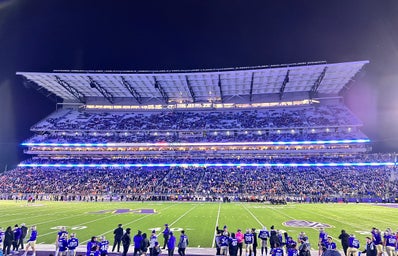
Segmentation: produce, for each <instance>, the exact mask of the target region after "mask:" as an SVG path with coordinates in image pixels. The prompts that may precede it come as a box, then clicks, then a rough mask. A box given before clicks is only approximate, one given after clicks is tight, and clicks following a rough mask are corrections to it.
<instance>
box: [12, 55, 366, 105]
mask: <svg viewBox="0 0 398 256" xmlns="http://www.w3.org/2000/svg"><path fill="white" fill-rule="evenodd" d="M368 62H369V61H356V62H344V63H334V64H328V63H325V62H317V63H299V64H289V65H274V66H260V67H244V68H229V69H217V70H216V69H212V70H208V69H206V70H176V71H54V72H52V73H40V72H17V75H22V76H23V77H25V78H26V79H27V80H28V81H31V82H34V83H35V84H36V85H37V86H38V87H39V88H40V89H42V88H45V89H46V90H47V91H49V92H50V93H52V94H55V95H57V96H58V97H61V98H62V99H63V100H64V101H65V102H81V103H87V102H88V101H91V100H101V99H102V100H107V101H109V103H111V104H113V103H115V102H117V101H118V100H120V99H128V100H129V101H130V103H131V102H135V103H136V104H148V103H149V102H153V100H156V101H158V102H159V101H160V102H163V103H165V104H166V103H173V102H174V103H175V102H178V103H183V102H185V103H188V102H209V101H211V102H226V101H229V102H230V101H231V99H232V101H233V99H234V98H240V99H244V100H245V101H247V102H252V101H255V100H256V99H259V98H262V96H264V95H271V94H273V95H277V96H278V98H279V99H280V100H282V98H283V97H285V95H287V94H292V93H304V95H307V97H308V98H313V97H316V96H318V95H338V93H339V92H340V91H341V90H342V89H343V87H344V86H345V85H347V83H348V82H349V81H350V80H351V79H352V78H353V77H354V76H355V74H356V73H358V72H359V71H360V70H361V68H362V67H363V66H364V65H365V64H367V63H368ZM260 96H261V97H260Z"/></svg>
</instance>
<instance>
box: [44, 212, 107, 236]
mask: <svg viewBox="0 0 398 256" xmlns="http://www.w3.org/2000/svg"><path fill="white" fill-rule="evenodd" d="M110 217H113V216H112V215H109V216H105V217H103V218H99V219H95V220H90V221H87V222H82V223H79V224H75V225H76V226H81V225H84V224H88V223H93V222H97V221H99V220H103V219H108V218H110ZM70 218H74V216H71V217H70ZM59 226H63V225H59ZM54 233H58V230H55V231H52V232H48V233H45V234H42V235H40V236H48V235H50V234H54Z"/></svg>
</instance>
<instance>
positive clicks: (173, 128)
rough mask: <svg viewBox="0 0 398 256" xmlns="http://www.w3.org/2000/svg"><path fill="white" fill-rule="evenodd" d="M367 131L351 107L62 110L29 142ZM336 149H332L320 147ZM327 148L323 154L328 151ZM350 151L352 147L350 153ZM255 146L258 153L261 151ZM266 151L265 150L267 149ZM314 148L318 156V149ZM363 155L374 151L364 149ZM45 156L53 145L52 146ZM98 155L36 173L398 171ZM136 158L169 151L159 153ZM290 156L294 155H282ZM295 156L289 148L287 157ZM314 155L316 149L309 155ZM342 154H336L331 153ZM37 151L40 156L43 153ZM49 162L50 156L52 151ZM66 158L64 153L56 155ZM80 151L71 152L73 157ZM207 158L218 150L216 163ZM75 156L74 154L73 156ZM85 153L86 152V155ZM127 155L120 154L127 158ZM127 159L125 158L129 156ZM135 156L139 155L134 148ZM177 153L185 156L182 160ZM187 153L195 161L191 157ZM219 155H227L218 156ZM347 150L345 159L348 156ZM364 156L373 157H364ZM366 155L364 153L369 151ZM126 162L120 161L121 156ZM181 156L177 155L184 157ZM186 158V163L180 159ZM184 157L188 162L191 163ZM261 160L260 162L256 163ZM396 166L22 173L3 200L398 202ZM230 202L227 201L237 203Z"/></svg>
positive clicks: (268, 159)
mask: <svg viewBox="0 0 398 256" xmlns="http://www.w3.org/2000/svg"><path fill="white" fill-rule="evenodd" d="M361 125H362V124H361V122H360V121H359V120H358V119H357V118H356V117H355V116H354V115H353V114H352V113H351V112H350V111H349V110H348V109H347V108H346V107H345V106H343V105H310V106H301V107H287V108H263V109H250V110H249V109H247V110H246V109H245V110H222V111H220V110H196V111H194V110H189V111H187V110H167V111H166V110H165V111H157V112H155V111H137V112H134V113H133V112H122V111H119V112H118V111H112V112H99V111H88V110H77V109H61V110H59V111H57V112H55V113H53V114H52V115H50V116H49V117H47V118H45V119H44V120H42V121H40V122H39V123H38V124H36V125H35V126H34V127H32V131H34V132H35V133H36V134H35V136H34V137H32V138H31V139H29V140H28V141H27V142H35V143H112V142H150V143H154V142H220V141H221V142H228V141H234V142H239V141H244V142H255V141H275V142H276V141H304V140H330V139H333V140H336V139H364V138H366V136H365V135H364V134H363V133H362V132H361V131H360V130H359V128H358V127H360V126H361ZM321 146H322V147H324V148H326V149H328V147H333V145H321ZM321 146H319V147H321ZM343 146H344V147H345V148H346V149H349V148H350V145H343ZM253 147H254V146H253ZM258 147H260V146H258ZM311 147H314V148H313V149H312V148H311ZM356 147H357V148H356V149H362V148H361V147H364V148H365V147H366V145H365V144H358V145H357V146H356ZM43 148H45V146H43ZM108 149H109V148H107V147H106V146H104V149H103V150H104V152H105V151H109V150H111V151H112V150H113V151H114V152H110V153H112V154H108V155H107V154H105V153H104V154H102V153H101V150H97V148H96V150H97V151H98V152H96V153H95V155H91V152H83V154H81V153H82V152H79V150H80V149H78V148H74V147H71V149H67V148H61V149H55V148H52V147H48V149H39V151H40V150H42V151H43V152H40V153H39V156H36V157H33V158H31V159H29V160H27V161H25V162H24V163H26V164H29V163H33V164H49V163H51V164H80V163H85V164H97V165H96V166H98V164H137V163H154V164H156V163H165V162H168V163H171V162H172V163H179V164H184V163H192V162H193V159H195V161H197V162H198V163H230V162H234V163H325V162H332V163H339V162H395V161H396V159H395V156H393V155H391V154H367V153H358V152H359V151H352V152H351V153H347V152H346V153H345V154H344V155H341V152H340V153H335V154H333V153H331V152H333V151H330V152H329V153H328V154H324V153H322V152H321V151H319V152H318V153H317V148H316V147H315V146H312V145H310V146H308V150H310V151H311V150H313V152H311V153H308V152H307V153H294V154H292V153H290V152H288V153H284V154H263V156H261V157H259V155H258V154H257V153H256V154H257V155H255V154H253V158H252V159H251V158H250V156H249V155H250V154H251V153H250V151H251V150H252V151H256V150H257V151H261V150H263V149H258V148H251V146H247V148H246V149H244V150H247V151H248V152H249V153H248V154H247V155H239V154H237V153H236V154H235V153H234V152H233V151H234V150H237V151H240V150H242V149H241V148H238V149H233V148H227V147H226V148H217V149H207V148H205V149H200V150H202V151H200V150H199V149H198V148H189V147H187V148H182V149H179V150H180V151H181V152H182V153H181V152H177V150H175V149H174V148H168V147H166V146H164V149H161V150H164V151H166V153H175V154H174V155H173V154H164V155H163V156H162V153H163V152H155V153H154V154H152V153H153V152H150V154H147V155H145V156H143V155H142V154H138V153H137V154H133V153H132V154H124V153H125V152H123V153H121V152H122V151H123V150H122V149H116V150H115V149H109V150H108ZM136 149H137V150H142V151H145V152H146V151H151V150H153V151H156V150H158V151H160V149H159V148H156V147H155V148H154V149H150V147H147V148H145V149H139V148H138V147H137V148H136ZM281 149H282V150H283V149H285V148H283V147H281ZM287 149H288V150H290V148H287ZM306 149H307V148H306ZM331 149H333V148H331ZM29 150H32V151H34V150H37V149H36V148H35V147H34V146H32V147H30V149H29ZM45 150H47V152H45V153H46V154H44V151H45ZM57 150H58V151H57ZM68 150H69V151H71V152H69V151H68ZM206 150H210V151H214V152H213V153H214V154H208V152H205V151H206ZM62 151H65V152H63V153H60V152H62ZM66 151H68V152H66ZM80 151H81V150H80ZM119 151H120V152H119ZM124 151H125V150H124ZM130 151H131V152H133V151H134V150H133V149H131V150H130ZM175 151H176V152H175ZM183 151H186V152H183ZM217 151H220V152H217ZM340 151H341V150H340ZM363 151H365V150H363ZM363 151H361V152H363ZM119 153H120V154H119ZM177 153H178V154H177ZM180 153H181V154H180ZM183 153H184V154H183ZM254 157H255V158H254ZM395 168H396V167H386V166H385V167H377V166H362V167H305V168H304V167H244V166H229V167H213V166H212V167H209V166H208V167H199V166H197V167H193V166H185V167H177V166H173V167H139V168H138V167H131V168H126V167H116V166H114V167H94V166H91V167H87V168H80V167H68V168H54V167H18V168H17V169H15V170H12V171H8V172H5V173H3V174H2V175H1V176H0V196H1V197H2V198H9V196H10V195H12V196H14V197H15V196H19V197H21V196H23V197H26V196H35V198H37V199H39V198H44V199H49V198H52V199H54V200H93V199H94V200H153V199H155V200H157V199H160V200H163V199H165V198H167V199H170V198H177V199H178V198H189V199H190V200H191V199H193V198H223V200H224V199H225V197H230V198H231V197H232V198H233V200H248V198H253V197H254V198H257V199H258V198H261V200H269V201H282V202H284V201H285V199H286V198H287V197H291V198H301V199H300V200H302V199H303V198H305V197H316V198H322V197H325V198H332V197H385V196H386V195H396V194H397V192H398V182H397V181H396V179H393V178H391V177H394V175H395ZM230 198H227V200H226V201H228V200H230Z"/></svg>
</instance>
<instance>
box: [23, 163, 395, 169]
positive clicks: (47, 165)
mask: <svg viewBox="0 0 398 256" xmlns="http://www.w3.org/2000/svg"><path fill="white" fill-rule="evenodd" d="M395 165H396V163H393V162H380V163H377V162H362V163H153V164H151V163H149V164H139V163H138V164H35V163H32V164H24V163H21V164H19V165H18V166H19V167H58V168H74V167H78V168H79V167H80V168H98V167H100V168H106V167H115V168H118V167H119V168H136V167H137V168H139V167H347V166H395Z"/></svg>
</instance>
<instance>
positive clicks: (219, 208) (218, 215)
mask: <svg viewBox="0 0 398 256" xmlns="http://www.w3.org/2000/svg"><path fill="white" fill-rule="evenodd" d="M220 211H221V203H218V212H217V219H216V226H215V227H214V236H213V242H212V244H211V248H214V245H215V242H216V231H215V230H216V228H217V226H218V220H219V219H220Z"/></svg>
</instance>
